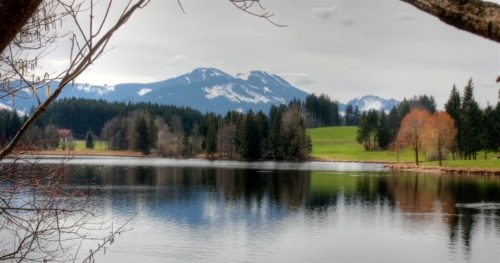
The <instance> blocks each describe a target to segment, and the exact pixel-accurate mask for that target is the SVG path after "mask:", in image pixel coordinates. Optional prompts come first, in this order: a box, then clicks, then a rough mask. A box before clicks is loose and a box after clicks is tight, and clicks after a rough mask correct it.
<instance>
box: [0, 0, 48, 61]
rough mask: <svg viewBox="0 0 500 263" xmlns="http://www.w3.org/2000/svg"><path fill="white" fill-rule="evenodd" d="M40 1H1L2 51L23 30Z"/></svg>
mask: <svg viewBox="0 0 500 263" xmlns="http://www.w3.org/2000/svg"><path fill="white" fill-rule="evenodd" d="M40 3H42V0H15V1H2V2H1V3H0V36H1V37H0V53H2V52H3V51H4V49H5V48H6V47H7V46H8V45H9V44H10V43H11V42H12V40H13V39H14V37H16V35H17V33H18V32H19V31H21V28H22V27H23V26H24V25H25V24H26V23H27V22H28V20H29V19H30V18H31V17H32V16H33V14H34V13H35V12H36V10H37V8H38V6H39V5H40Z"/></svg>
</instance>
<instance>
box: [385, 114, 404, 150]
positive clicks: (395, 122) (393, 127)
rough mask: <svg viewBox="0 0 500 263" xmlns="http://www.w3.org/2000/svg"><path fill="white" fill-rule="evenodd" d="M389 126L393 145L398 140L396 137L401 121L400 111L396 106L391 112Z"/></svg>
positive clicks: (388, 120) (388, 118) (388, 119)
mask: <svg viewBox="0 0 500 263" xmlns="http://www.w3.org/2000/svg"><path fill="white" fill-rule="evenodd" d="M387 123H388V124H387V125H388V127H389V142H390V143H392V142H394V140H395V139H396V135H397V134H398V130H399V125H400V124H401V123H400V120H399V117H398V109H397V108H396V107H395V106H394V107H392V109H391V111H390V112H389V116H388V117H387Z"/></svg>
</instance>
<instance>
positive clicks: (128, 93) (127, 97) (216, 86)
mask: <svg viewBox="0 0 500 263" xmlns="http://www.w3.org/2000/svg"><path fill="white" fill-rule="evenodd" d="M55 85H57V83H56V82H54V83H51V86H52V87H53V88H52V90H54V88H55ZM307 95H308V94H307V93H306V92H304V91H302V90H300V89H298V88H296V87H294V86H292V85H290V84H289V83H288V82H287V81H286V80H284V79H282V78H280V77H278V76H276V75H272V74H269V73H267V72H264V71H251V72H249V73H242V74H237V75H236V76H231V75H229V74H227V73H225V72H223V71H221V70H219V69H216V68H197V69H194V70H193V71H191V72H189V73H186V74H183V75H181V76H178V77H174V78H170V79H166V80H163V81H159V82H153V83H124V84H117V85H114V86H98V85H90V84H75V85H74V86H70V85H68V87H66V88H65V89H64V90H63V92H62V93H61V94H60V96H59V99H61V98H70V97H76V98H85V99H102V100H107V101H118V102H126V103H128V102H132V103H138V102H147V103H158V104H166V105H176V106H183V107H191V108H194V109H197V110H199V111H201V112H216V113H221V114H224V113H226V112H227V111H230V110H239V111H248V110H253V111H259V110H262V111H264V112H268V111H269V109H270V107H271V105H278V104H282V103H288V102H289V101H291V100H292V99H294V98H297V99H305V97H306V96H307ZM41 99H44V97H42V98H41ZM0 102H3V103H4V104H6V105H9V104H8V102H7V101H4V100H3V99H0ZM33 105H36V101H35V100H34V98H32V97H31V98H29V99H25V100H22V99H18V100H16V107H17V108H18V109H20V110H29V109H30V108H31V106H33Z"/></svg>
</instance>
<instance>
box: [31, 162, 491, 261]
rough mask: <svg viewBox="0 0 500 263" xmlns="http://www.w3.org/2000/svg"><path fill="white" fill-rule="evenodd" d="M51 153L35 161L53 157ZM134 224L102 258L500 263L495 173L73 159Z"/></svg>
mask: <svg viewBox="0 0 500 263" xmlns="http://www.w3.org/2000/svg"><path fill="white" fill-rule="evenodd" d="M55 161H57V158H55V159H51V158H43V159H42V160H41V162H42V163H51V162H55ZM69 164H70V169H69V171H70V174H71V178H72V185H73V186H76V187H87V186H88V185H89V184H90V185H92V186H94V187H96V189H97V191H96V193H95V194H94V195H93V197H92V198H93V200H94V201H95V202H94V205H95V206H96V208H97V209H96V210H97V211H100V213H101V214H102V216H103V217H107V218H112V219H113V220H116V222H124V221H126V220H127V219H129V218H131V217H132V216H134V214H136V213H137V215H136V216H135V218H134V219H133V220H132V221H131V222H130V223H129V227H131V228H133V229H132V230H131V231H129V232H126V233H124V234H122V235H120V236H119V237H117V238H116V241H115V243H114V244H113V245H112V246H111V247H110V248H109V249H108V250H107V251H106V255H102V253H100V254H99V255H98V256H97V261H98V262H500V178H497V177H486V176H460V175H436V174H418V173H410V172H391V171H388V170H386V169H385V168H383V165H379V164H355V163H319V162H309V163H275V162H253V163H247V162H232V161H204V160H168V159H155V158H111V157H108V158H92V157H88V158H75V159H73V160H72V161H70V163H69Z"/></svg>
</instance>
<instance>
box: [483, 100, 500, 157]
mask: <svg viewBox="0 0 500 263" xmlns="http://www.w3.org/2000/svg"><path fill="white" fill-rule="evenodd" d="M497 108H498V105H497ZM482 125H483V129H481V130H482V133H481V145H482V148H483V150H484V159H487V158H488V156H487V153H488V151H490V152H497V151H498V148H499V145H500V140H499V139H500V137H499V135H498V134H499V133H500V126H499V125H498V116H497V112H496V110H495V109H494V108H493V107H491V106H489V105H488V107H486V109H485V110H484V112H483V120H482Z"/></svg>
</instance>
